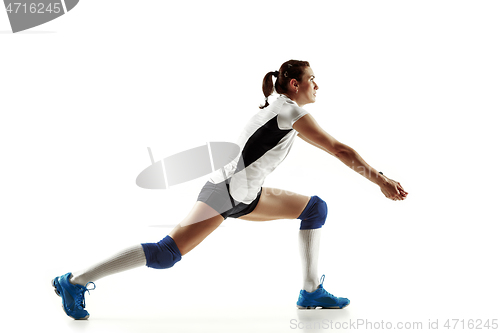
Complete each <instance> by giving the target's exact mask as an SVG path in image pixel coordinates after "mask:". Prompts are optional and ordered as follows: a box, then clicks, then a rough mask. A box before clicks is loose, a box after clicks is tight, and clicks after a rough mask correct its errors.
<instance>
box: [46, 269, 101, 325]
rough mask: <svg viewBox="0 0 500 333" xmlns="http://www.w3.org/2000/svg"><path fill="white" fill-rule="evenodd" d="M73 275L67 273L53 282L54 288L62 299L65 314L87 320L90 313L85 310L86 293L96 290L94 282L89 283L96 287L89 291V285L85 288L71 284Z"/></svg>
mask: <svg viewBox="0 0 500 333" xmlns="http://www.w3.org/2000/svg"><path fill="white" fill-rule="evenodd" d="M70 277H71V273H66V274H64V275H62V276H59V277H56V278H54V280H52V287H54V289H55V292H56V294H57V295H58V296H60V297H61V298H62V305H63V309H64V312H66V314H67V315H68V316H70V317H71V318H73V319H77V320H79V319H87V318H88V317H89V313H88V312H87V311H86V310H85V296H84V294H85V292H86V291H88V292H89V294H90V291H89V290H94V289H95V284H94V282H89V283H92V284H93V285H94V288H92V289H87V286H88V285H89V283H87V284H86V285H85V287H84V286H82V285H79V284H72V283H71V282H69V278H70Z"/></svg>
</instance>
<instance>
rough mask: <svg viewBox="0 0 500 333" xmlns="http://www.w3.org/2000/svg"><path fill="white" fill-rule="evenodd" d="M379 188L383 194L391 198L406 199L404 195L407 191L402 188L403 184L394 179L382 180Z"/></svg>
mask: <svg viewBox="0 0 500 333" xmlns="http://www.w3.org/2000/svg"><path fill="white" fill-rule="evenodd" d="M380 190H381V191H382V193H384V195H385V196H386V197H387V198H388V199H391V200H395V201H396V200H404V199H406V196H407V195H408V192H406V191H405V190H404V189H403V186H401V184H400V183H399V182H397V181H395V180H392V179H389V178H387V181H386V182H384V184H382V185H381V186H380Z"/></svg>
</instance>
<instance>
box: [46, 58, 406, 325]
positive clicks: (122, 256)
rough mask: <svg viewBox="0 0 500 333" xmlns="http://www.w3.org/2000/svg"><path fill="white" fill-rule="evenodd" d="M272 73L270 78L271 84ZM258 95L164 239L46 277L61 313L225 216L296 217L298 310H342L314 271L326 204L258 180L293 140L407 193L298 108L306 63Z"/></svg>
mask: <svg viewBox="0 0 500 333" xmlns="http://www.w3.org/2000/svg"><path fill="white" fill-rule="evenodd" d="M273 76H275V77H276V83H275V84H273ZM262 90H263V92H264V95H265V97H266V103H265V105H264V106H261V107H260V108H261V110H260V111H259V112H258V113H257V114H256V115H255V116H254V117H253V118H252V119H251V120H250V121H249V122H248V124H247V125H246V127H245V128H244V130H243V133H242V134H241V136H240V138H239V140H238V145H239V146H240V148H241V152H240V154H239V156H238V157H237V158H236V159H235V160H233V161H232V162H231V163H229V164H228V165H226V166H225V167H224V168H221V169H220V170H218V171H216V172H214V173H213V174H212V175H211V176H210V179H209V181H208V182H207V183H206V184H205V186H204V187H203V188H202V190H201V192H200V194H199V196H198V200H197V202H196V203H195V204H194V206H193V208H192V210H191V211H190V212H189V214H188V215H187V216H186V218H185V219H184V220H183V221H182V222H181V223H180V224H179V225H177V226H176V227H175V228H174V229H173V230H172V231H171V232H170V234H169V235H168V236H166V237H165V238H164V239H162V240H161V241H159V242H157V243H145V244H138V245H136V246H132V247H130V248H127V249H125V250H123V251H121V252H119V253H117V254H116V255H114V256H112V257H111V258H108V259H106V260H104V261H102V262H100V263H97V264H95V265H93V266H91V267H89V268H87V269H85V270H82V271H80V272H76V273H73V274H72V273H67V274H65V275H62V276H59V277H56V278H54V279H53V280H52V286H53V287H54V288H55V291H56V293H57V294H58V295H59V296H61V297H62V302H63V308H64V310H65V312H66V314H67V315H68V316H70V317H72V318H74V319H87V318H88V317H89V313H88V312H87V311H86V310H85V299H84V293H85V291H88V290H89V289H87V286H88V285H89V284H90V283H92V284H93V281H96V280H98V279H100V278H102V277H104V276H107V275H110V274H114V273H118V272H122V271H124V270H127V269H131V268H135V267H140V266H144V265H146V266H148V267H151V268H157V269H164V268H170V267H172V266H173V265H174V264H175V263H176V262H178V261H179V260H181V257H182V256H184V255H185V254H186V253H188V252H189V251H191V250H192V249H194V248H195V247H196V246H197V245H198V244H200V243H201V242H202V241H203V240H204V239H205V238H206V237H207V236H208V235H209V234H210V233H211V232H212V231H214V230H215V229H216V228H217V227H218V226H219V225H220V224H221V223H222V222H223V221H224V220H225V219H226V218H228V217H232V218H240V219H244V220H250V221H269V220H277V219H299V220H301V224H300V230H299V247H300V253H301V260H302V269H303V287H302V290H301V291H300V293H299V299H298V301H297V306H298V307H299V308H316V307H323V308H344V307H345V306H347V305H349V300H348V299H347V298H342V297H335V296H333V295H332V294H330V293H328V292H327V291H326V290H325V289H324V288H323V279H324V275H323V276H322V278H321V280H320V278H319V276H318V272H317V263H318V255H319V253H318V252H319V241H320V231H321V227H322V225H323V224H324V223H325V221H326V216H327V206H326V203H325V202H324V201H323V200H322V199H321V198H319V197H318V196H312V197H311V196H306V195H301V194H295V193H291V192H289V191H286V192H285V191H277V190H274V189H269V188H265V187H262V184H263V183H264V179H265V178H266V176H267V175H269V174H270V173H271V172H272V171H273V170H274V169H275V168H276V167H277V166H278V165H279V164H280V163H281V162H282V161H283V160H284V159H285V157H286V155H287V154H288V152H289V150H290V148H291V147H292V144H293V141H294V139H295V137H296V136H298V137H300V138H301V139H303V140H305V141H307V142H308V143H310V144H312V145H314V146H316V147H319V148H321V149H322V150H324V151H325V152H327V153H329V154H331V155H333V156H335V157H337V158H338V159H340V160H341V161H342V162H343V163H345V164H346V165H347V166H349V167H353V169H355V170H359V169H362V170H364V172H363V173H362V175H363V176H364V177H365V178H367V179H368V180H370V181H371V182H373V183H375V184H377V185H379V186H380V189H381V191H382V193H383V194H384V195H385V196H386V197H387V198H389V199H391V200H404V199H405V198H406V196H407V194H408V193H407V192H405V191H404V189H403V187H402V186H401V184H399V183H398V182H396V181H393V180H391V179H388V178H387V177H385V176H384V175H382V174H381V173H379V172H377V171H376V170H375V169H373V168H372V167H371V166H369V165H368V164H367V163H366V162H365V161H364V160H363V159H362V158H361V156H359V154H358V153H357V152H356V151H355V150H354V149H352V148H350V147H349V146H346V145H345V144H343V143H340V142H339V141H337V140H335V139H334V138H333V137H332V136H331V135H329V134H328V133H327V132H325V131H324V130H323V129H322V128H321V127H320V126H319V125H318V123H317V122H316V121H315V120H314V118H313V117H312V116H311V115H310V114H309V113H308V112H307V111H306V110H304V109H303V108H302V107H303V106H304V105H306V104H309V103H314V102H315V101H316V91H317V90H318V85H317V84H316V83H315V82H314V73H313V71H312V69H311V67H310V66H309V63H308V62H307V61H297V60H290V61H287V62H285V63H284V64H283V65H281V67H280V70H279V71H275V72H269V73H267V74H266V76H265V77H264V81H263V84H262ZM274 90H276V92H277V93H278V94H280V95H279V97H278V98H277V99H276V101H275V102H273V103H272V104H271V105H269V103H268V101H267V99H268V96H270V95H271V94H272V93H273V91H274ZM354 167H355V168H354ZM94 288H95V285H94ZM94 288H93V289H94ZM93 289H90V290H93Z"/></svg>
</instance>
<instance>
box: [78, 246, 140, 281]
mask: <svg viewBox="0 0 500 333" xmlns="http://www.w3.org/2000/svg"><path fill="white" fill-rule="evenodd" d="M144 265H146V256H145V254H144V250H143V248H142V245H141V244H139V245H134V246H131V247H129V248H126V249H124V250H122V251H120V252H118V253H116V254H115V255H113V256H111V257H109V258H108V259H106V260H103V261H101V262H99V263H97V264H95V265H92V266H90V267H88V268H87V269H84V270H81V271H78V272H76V273H73V274H72V277H71V278H70V279H69V282H71V283H73V284H79V285H82V286H85V285H86V284H87V283H88V282H95V281H97V280H98V279H100V278H103V277H105V276H108V275H111V274H115V273H119V272H123V271H126V270H129V269H132V268H136V267H141V266H144Z"/></svg>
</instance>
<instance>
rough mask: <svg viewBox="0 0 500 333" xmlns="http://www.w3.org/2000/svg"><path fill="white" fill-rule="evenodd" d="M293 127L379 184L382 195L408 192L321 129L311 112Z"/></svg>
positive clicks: (398, 197)
mask: <svg viewBox="0 0 500 333" xmlns="http://www.w3.org/2000/svg"><path fill="white" fill-rule="evenodd" d="M293 128H294V129H295V130H296V131H297V132H299V137H300V138H302V139H303V140H304V141H306V142H308V143H310V144H312V145H313V146H316V147H318V148H321V149H323V150H324V151H326V152H327V153H329V154H331V155H333V156H335V157H337V158H338V159H339V160H341V161H342V162H343V163H344V164H345V165H347V166H348V167H350V168H351V169H353V170H354V171H356V172H357V173H359V174H360V175H362V176H363V177H365V178H367V179H368V180H370V181H371V182H373V183H375V184H377V185H379V186H380V189H381V191H382V193H384V195H385V196H386V197H387V198H389V199H393V200H404V199H405V197H406V195H407V194H408V193H407V192H405V191H404V190H403V187H402V186H401V184H399V182H396V181H394V180H392V179H389V178H387V177H386V176H384V175H381V174H379V173H378V171H377V170H375V169H374V168H372V167H371V166H370V165H369V164H368V163H366V162H365V160H363V158H361V156H360V155H359V154H358V153H357V152H356V151H355V150H354V149H352V148H351V147H349V146H347V145H345V144H343V143H341V142H339V141H337V140H336V139H335V138H334V137H332V136H331V135H330V134H328V133H327V132H326V131H325V130H323V129H322V128H321V127H320V126H319V124H318V123H317V122H316V120H315V119H314V118H313V116H312V115H311V114H306V115H305V116H303V117H302V118H300V119H299V120H297V121H296V122H295V123H294V124H293Z"/></svg>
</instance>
